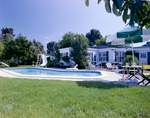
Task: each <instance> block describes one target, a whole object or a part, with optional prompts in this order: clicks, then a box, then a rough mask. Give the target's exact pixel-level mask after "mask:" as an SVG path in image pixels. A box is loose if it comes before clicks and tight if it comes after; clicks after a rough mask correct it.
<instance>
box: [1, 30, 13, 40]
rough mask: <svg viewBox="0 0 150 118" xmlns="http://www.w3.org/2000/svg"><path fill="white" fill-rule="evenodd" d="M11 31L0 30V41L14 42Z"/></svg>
mask: <svg viewBox="0 0 150 118" xmlns="http://www.w3.org/2000/svg"><path fill="white" fill-rule="evenodd" d="M13 30H14V29H12V28H7V27H6V28H2V29H1V31H2V33H1V35H0V39H1V40H2V41H3V42H8V41H10V40H14V36H15V34H13Z"/></svg>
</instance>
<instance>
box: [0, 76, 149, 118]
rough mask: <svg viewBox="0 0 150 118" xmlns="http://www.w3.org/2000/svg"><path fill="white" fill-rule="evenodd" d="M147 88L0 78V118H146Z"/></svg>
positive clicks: (147, 108) (147, 104)
mask: <svg viewBox="0 0 150 118" xmlns="http://www.w3.org/2000/svg"><path fill="white" fill-rule="evenodd" d="M149 109H150V86H147V87H143V86H123V85H114V84H106V83H102V82H73V81H59V80H56V81H55V80H34V79H19V78H7V77H0V117H2V118H5V117H7V118H9V117H11V118H21V117H23V118H31V117H36V118H38V117H39V118H41V117H47V118H48V117H49V118H56V117H60V118H64V117H77V118H78V117H79V118H84V117H85V118H98V117H100V118H101V117H102V118H103V117H104V118H117V117H131V118H132V117H134V118H138V117H139V118H141V117H143V118H148V117H150V110H149Z"/></svg>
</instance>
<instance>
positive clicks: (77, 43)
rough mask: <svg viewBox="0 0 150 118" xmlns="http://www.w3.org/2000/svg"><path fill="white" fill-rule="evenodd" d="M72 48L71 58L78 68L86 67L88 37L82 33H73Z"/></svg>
mask: <svg viewBox="0 0 150 118" xmlns="http://www.w3.org/2000/svg"><path fill="white" fill-rule="evenodd" d="M71 47H72V50H71V57H73V60H74V62H75V63H76V64H78V68H80V69H82V68H86V66H87V65H88V62H87V60H88V59H87V55H88V53H87V48H88V47H89V45H88V39H87V38H86V37H85V36H84V35H82V34H81V35H79V34H76V35H75V40H74V42H73V44H72V46H71Z"/></svg>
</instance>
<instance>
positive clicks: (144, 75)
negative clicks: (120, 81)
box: [138, 64, 150, 86]
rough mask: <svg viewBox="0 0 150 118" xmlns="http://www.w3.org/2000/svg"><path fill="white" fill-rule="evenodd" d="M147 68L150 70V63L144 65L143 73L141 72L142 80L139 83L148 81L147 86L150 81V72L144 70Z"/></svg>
mask: <svg viewBox="0 0 150 118" xmlns="http://www.w3.org/2000/svg"><path fill="white" fill-rule="evenodd" d="M145 70H150V65H144V64H143V65H142V73H141V74H140V75H141V76H142V81H140V82H139V83H138V84H140V83H142V82H143V83H144V81H147V83H146V84H145V86H146V85H148V84H149V83H150V72H144V71H145Z"/></svg>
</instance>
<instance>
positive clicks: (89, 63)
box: [88, 61, 96, 70]
mask: <svg viewBox="0 0 150 118" xmlns="http://www.w3.org/2000/svg"><path fill="white" fill-rule="evenodd" d="M88 65H89V69H90V70H92V69H94V68H96V67H95V65H93V64H92V63H91V62H90V61H89V62H88Z"/></svg>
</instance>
